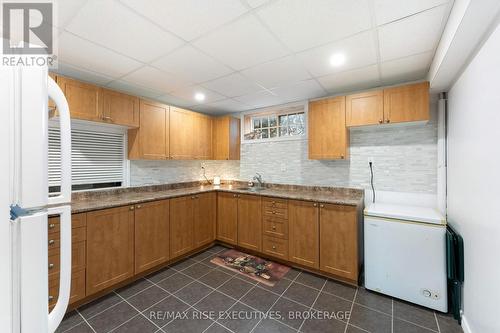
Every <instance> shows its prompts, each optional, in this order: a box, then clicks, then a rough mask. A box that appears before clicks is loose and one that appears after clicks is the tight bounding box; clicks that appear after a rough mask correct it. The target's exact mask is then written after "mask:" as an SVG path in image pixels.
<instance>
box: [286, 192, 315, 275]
mask: <svg viewBox="0 0 500 333" xmlns="http://www.w3.org/2000/svg"><path fill="white" fill-rule="evenodd" d="M288 223H289V231H288V232H289V260H290V261H292V262H295V263H297V264H300V265H303V266H307V267H311V268H316V269H318V268H319V211H318V204H317V203H313V202H309V201H297V200H290V201H289V202H288Z"/></svg>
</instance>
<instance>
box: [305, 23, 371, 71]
mask: <svg viewBox="0 0 500 333" xmlns="http://www.w3.org/2000/svg"><path fill="white" fill-rule="evenodd" d="M337 53H338V54H343V55H345V58H346V61H345V63H344V64H343V65H341V66H338V67H333V66H332V65H330V57H331V56H332V55H333V54H337ZM297 57H298V58H299V59H300V60H301V61H302V63H303V64H304V66H305V67H306V68H307V69H308V70H309V72H310V73H311V74H312V75H313V76H323V75H327V74H330V73H335V72H344V71H346V70H350V69H353V68H359V67H365V66H368V65H371V64H374V63H376V62H377V52H376V47H375V40H374V36H373V32H372V31H366V32H362V33H360V34H357V35H355V36H352V37H348V38H346V39H343V40H340V41H337V42H333V43H330V44H327V45H325V46H320V47H316V48H314V49H311V50H308V51H304V52H301V53H299V54H297Z"/></svg>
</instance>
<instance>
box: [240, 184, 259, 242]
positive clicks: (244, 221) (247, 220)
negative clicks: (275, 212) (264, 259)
mask: <svg viewBox="0 0 500 333" xmlns="http://www.w3.org/2000/svg"><path fill="white" fill-rule="evenodd" d="M238 245H239V246H241V247H244V248H247V249H250V250H254V251H260V250H261V249H262V208H261V197H260V196H255V195H244V194H238Z"/></svg>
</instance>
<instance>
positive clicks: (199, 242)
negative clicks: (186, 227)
mask: <svg viewBox="0 0 500 333" xmlns="http://www.w3.org/2000/svg"><path fill="white" fill-rule="evenodd" d="M216 200H217V197H216V194H215V192H209V193H202V194H199V195H196V197H195V201H194V247H200V246H203V245H207V244H210V243H212V242H213V241H214V240H215V218H216V214H215V205H216Z"/></svg>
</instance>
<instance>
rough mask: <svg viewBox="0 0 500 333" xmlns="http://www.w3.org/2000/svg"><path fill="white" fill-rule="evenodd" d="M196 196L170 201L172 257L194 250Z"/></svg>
mask: <svg viewBox="0 0 500 333" xmlns="http://www.w3.org/2000/svg"><path fill="white" fill-rule="evenodd" d="M194 199H195V197H194V196H184V197H180V198H174V199H171V200H170V221H171V223H170V255H171V257H172V258H176V257H179V256H181V255H183V254H185V253H187V252H189V251H191V250H193V249H194Z"/></svg>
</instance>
